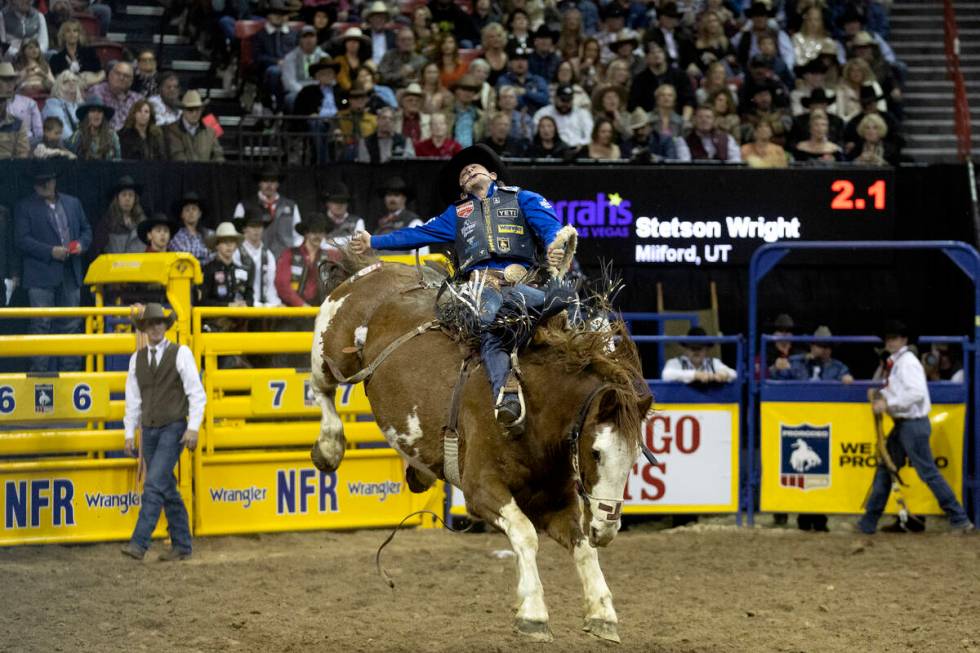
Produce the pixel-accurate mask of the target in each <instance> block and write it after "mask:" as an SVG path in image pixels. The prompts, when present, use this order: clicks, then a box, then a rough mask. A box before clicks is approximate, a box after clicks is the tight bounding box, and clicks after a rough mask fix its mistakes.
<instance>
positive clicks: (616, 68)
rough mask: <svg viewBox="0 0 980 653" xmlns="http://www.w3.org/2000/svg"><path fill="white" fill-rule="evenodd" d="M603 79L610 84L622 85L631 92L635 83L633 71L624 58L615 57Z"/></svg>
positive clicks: (627, 91)
mask: <svg viewBox="0 0 980 653" xmlns="http://www.w3.org/2000/svg"><path fill="white" fill-rule="evenodd" d="M602 81H603V83H604V84H608V85H610V86H620V87H622V88H623V90H624V91H626V93H629V90H630V86H631V85H632V84H633V73H631V72H630V69H629V65H627V64H626V62H624V61H623V60H622V59H613V60H612V61H610V62H609V66H607V67H606V74H605V75H604V76H603V78H602ZM624 106H625V105H624Z"/></svg>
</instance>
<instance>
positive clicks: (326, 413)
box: [310, 299, 347, 472]
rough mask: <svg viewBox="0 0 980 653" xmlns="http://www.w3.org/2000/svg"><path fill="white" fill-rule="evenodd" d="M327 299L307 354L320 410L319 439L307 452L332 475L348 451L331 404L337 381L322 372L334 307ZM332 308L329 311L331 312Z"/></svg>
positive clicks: (338, 418) (321, 468) (313, 387)
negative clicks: (326, 340) (324, 346)
mask: <svg viewBox="0 0 980 653" xmlns="http://www.w3.org/2000/svg"><path fill="white" fill-rule="evenodd" d="M330 304H331V301H330V300H329V299H328V300H327V301H325V302H324V303H323V306H322V307H320V314H319V315H317V318H316V326H315V327H314V329H315V330H314V332H313V348H312V350H311V352H310V387H311V390H312V392H313V399H314V400H315V401H316V403H317V405H319V406H320V436H319V437H318V438H317V441H316V443H315V444H314V445H313V450H312V451H310V458H311V459H312V460H313V465H314V466H315V467H316V468H317V469H319V470H320V471H322V472H333V471H335V470H336V469H337V468H338V467H340V463H341V461H342V460H343V459H344V451H345V450H346V448H347V440H346V438H344V423H343V422H342V421H341V420H340V415H338V414H337V407H336V405H335V404H334V401H335V397H336V395H337V381H336V380H335V379H334V378H333V376H332V375H330V373H329V371H327V372H325V371H324V369H323V368H324V365H323V338H324V335H325V332H326V330H327V327H328V326H329V324H330V320H331V319H332V318H333V315H334V313H336V307H331V306H330ZM331 308H332V310H331Z"/></svg>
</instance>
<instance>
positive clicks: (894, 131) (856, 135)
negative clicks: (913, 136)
mask: <svg viewBox="0 0 980 653" xmlns="http://www.w3.org/2000/svg"><path fill="white" fill-rule="evenodd" d="M880 101H881V95H879V93H878V90H877V89H876V88H875V87H874V86H873V85H871V84H869V85H866V86H862V87H861V111H860V112H858V113H857V114H855V115H854V117H852V118H851V119H850V120H849V121H847V124H846V125H845V126H844V153H845V154H846V155H847V156H848V157H850V156H851V154H852V153H853V152H855V151H860V149H861V145H862V136H861V134H860V132H859V130H858V126H859V125H860V124H861V122H862V121H863V120H864V117H865V116H869V115H876V116H878V117H879V118H881V120H882V121H883V122H884V123H885V129H883V130H882V129H879V130H878V131H879V134H878V136H879V138H881V139H884V140H885V145H886V147H887V148H888V151H887V153H886V155H885V157H884V158H886V159H889V160H892V159H896V160H897V157H898V154H899V150H900V149H901V147H902V138H901V136H900V135H899V133H898V119H896V118H895V116H893V115H892V114H890V113H889V112H887V111H884V112H883V111H881V110H880V109H879V107H880V104H879V103H880ZM855 156H857V155H855Z"/></svg>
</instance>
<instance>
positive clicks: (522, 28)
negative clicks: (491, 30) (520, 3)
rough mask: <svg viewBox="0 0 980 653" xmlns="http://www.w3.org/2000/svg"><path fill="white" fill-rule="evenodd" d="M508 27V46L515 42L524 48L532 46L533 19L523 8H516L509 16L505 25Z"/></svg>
mask: <svg viewBox="0 0 980 653" xmlns="http://www.w3.org/2000/svg"><path fill="white" fill-rule="evenodd" d="M504 26H505V27H506V28H507V35H508V36H507V47H513V46H514V45H515V44H516V45H517V46H520V47H522V48H527V49H530V48H531V20H530V19H529V18H528V16H527V12H526V11H525V10H523V9H519V8H518V9H514V10H513V11H511V12H510V15H508V16H507V22H506V24H505V25H504Z"/></svg>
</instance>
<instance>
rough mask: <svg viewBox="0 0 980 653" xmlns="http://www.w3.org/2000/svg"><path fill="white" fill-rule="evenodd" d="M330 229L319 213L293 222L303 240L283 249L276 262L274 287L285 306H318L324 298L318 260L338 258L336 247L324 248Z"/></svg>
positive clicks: (324, 218) (327, 221)
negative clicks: (295, 222)
mask: <svg viewBox="0 0 980 653" xmlns="http://www.w3.org/2000/svg"><path fill="white" fill-rule="evenodd" d="M362 228H363V226H362ZM330 229H331V226H330V221H329V220H328V219H327V217H326V216H325V215H323V214H322V213H313V214H311V215H309V216H307V218H305V219H304V220H303V222H300V223H299V224H298V225H296V233H298V234H299V235H300V236H302V237H303V244H302V245H300V246H298V247H290V248H289V249H287V250H285V251H283V253H282V254H280V255H279V260H278V261H277V262H276V291H277V292H278V293H279V297H280V298H281V299H282V302H283V303H284V304H285V305H286V306H319V305H320V304H321V303H322V302H323V299H324V295H323V292H322V290H321V288H320V282H319V266H320V261H321V260H323V259H325V258H331V259H333V258H338V259H339V252H337V250H335V249H333V248H330V250H324V248H323V245H324V244H325V243H324V241H325V240H326V238H327V232H328V231H329V230H330Z"/></svg>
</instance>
